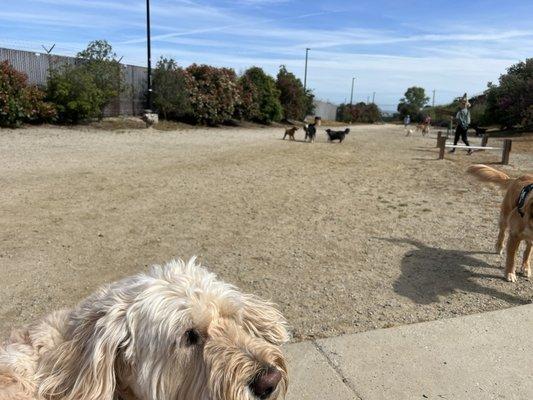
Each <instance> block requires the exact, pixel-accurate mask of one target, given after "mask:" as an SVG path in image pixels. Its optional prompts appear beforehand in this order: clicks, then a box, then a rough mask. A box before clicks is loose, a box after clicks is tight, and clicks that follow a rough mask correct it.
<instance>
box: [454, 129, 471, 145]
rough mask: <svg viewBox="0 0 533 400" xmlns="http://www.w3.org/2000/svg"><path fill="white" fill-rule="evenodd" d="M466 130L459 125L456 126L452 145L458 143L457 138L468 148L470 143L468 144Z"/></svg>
mask: <svg viewBox="0 0 533 400" xmlns="http://www.w3.org/2000/svg"><path fill="white" fill-rule="evenodd" d="M466 132H467V130H466V129H465V128H463V126H462V125H461V124H457V128H456V129H455V139H454V140H453V144H454V145H456V144H457V143H458V142H459V137H460V138H461V140H462V141H463V142H464V144H466V145H467V146H470V143H468V136H467V133H466Z"/></svg>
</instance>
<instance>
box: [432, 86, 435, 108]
mask: <svg viewBox="0 0 533 400" xmlns="http://www.w3.org/2000/svg"><path fill="white" fill-rule="evenodd" d="M432 104H433V106H432V107H433V108H435V89H433V102H432Z"/></svg>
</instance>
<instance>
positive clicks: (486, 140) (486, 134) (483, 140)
mask: <svg viewBox="0 0 533 400" xmlns="http://www.w3.org/2000/svg"><path fill="white" fill-rule="evenodd" d="M488 141H489V134H488V133H485V134H483V138H482V139H481V146H483V147H485V146H486V145H487V142H488Z"/></svg>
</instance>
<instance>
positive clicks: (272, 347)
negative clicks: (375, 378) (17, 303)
mask: <svg viewBox="0 0 533 400" xmlns="http://www.w3.org/2000/svg"><path fill="white" fill-rule="evenodd" d="M287 340H288V335H287V330H286V325H285V320H284V318H283V317H282V315H281V314H280V313H279V311H277V310H276V309H275V308H274V307H273V305H272V304H270V303H267V302H265V301H262V300H260V299H259V298H257V297H255V296H253V295H248V294H243V293H241V292H239V291H238V290H237V289H236V288H235V287H234V286H232V285H229V284H226V283H224V282H221V281H219V280H217V278H216V276H215V275H214V274H212V273H209V272H208V271H206V270H205V269H203V268H202V267H200V266H199V265H196V264H195V260H194V259H192V260H190V261H189V262H188V263H187V264H185V263H183V262H182V261H181V260H179V261H172V262H170V263H168V264H166V265H165V266H158V265H156V266H154V267H152V269H151V271H150V272H149V273H148V274H141V275H137V276H133V277H129V278H126V279H123V280H121V281H119V282H116V283H113V284H111V285H108V286H105V287H103V288H101V289H99V290H98V291H97V292H96V293H94V294H92V295H91V296H89V297H88V298H87V299H85V300H83V301H82V302H81V303H80V304H79V305H78V306H77V307H76V308H74V309H72V310H62V311H57V312H54V313H52V314H50V315H49V316H48V317H46V318H45V319H44V320H42V321H41V322H39V323H37V324H35V325H33V326H31V327H29V328H27V329H24V330H20V331H16V332H14V333H13V334H12V335H11V338H10V339H9V340H8V341H7V342H6V343H4V345H3V347H0V399H1V400H37V399H38V400H41V399H46V400H116V399H121V400H134V399H135V400H257V399H272V400H274V399H282V398H283V397H284V396H285V391H286V389H287V383H288V381H287V367H286V363H285V359H284V356H283V354H282V352H281V348H280V346H281V344H283V343H284V342H286V341H287Z"/></svg>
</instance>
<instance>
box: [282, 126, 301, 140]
mask: <svg viewBox="0 0 533 400" xmlns="http://www.w3.org/2000/svg"><path fill="white" fill-rule="evenodd" d="M298 129H299V128H298V127H297V126H293V127H291V128H287V129H285V135H283V140H285V138H286V137H287V136H288V137H289V140H295V139H294V134H295V133H296V131H297V130H298Z"/></svg>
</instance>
